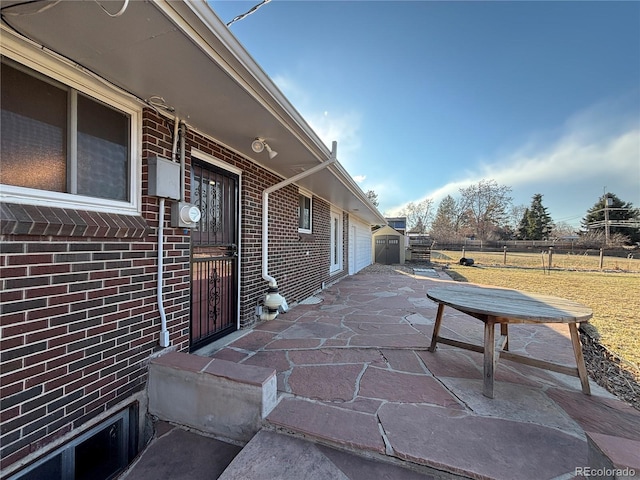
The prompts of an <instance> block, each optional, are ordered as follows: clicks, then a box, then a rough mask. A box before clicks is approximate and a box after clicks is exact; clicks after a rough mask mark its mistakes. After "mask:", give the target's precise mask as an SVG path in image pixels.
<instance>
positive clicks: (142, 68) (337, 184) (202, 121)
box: [2, 0, 384, 224]
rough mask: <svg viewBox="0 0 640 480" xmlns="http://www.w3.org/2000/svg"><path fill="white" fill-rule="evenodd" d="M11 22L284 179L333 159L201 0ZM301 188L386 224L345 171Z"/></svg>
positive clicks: (53, 13) (78, 5) (57, 10)
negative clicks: (272, 153)
mask: <svg viewBox="0 0 640 480" xmlns="http://www.w3.org/2000/svg"><path fill="white" fill-rule="evenodd" d="M13 3H15V2H7V1H3V2H2V5H3V7H5V6H7V5H10V4H13ZM21 8H22V7H21ZM6 18H7V19H8V21H9V22H10V24H11V26H12V27H13V28H15V29H16V31H18V32H20V33H21V34H22V35H24V37H26V38H28V39H30V40H32V41H34V42H35V43H37V44H38V45H41V46H43V47H45V48H46V49H49V50H51V51H53V52H55V53H57V54H59V55H62V56H63V57H65V58H67V59H69V60H70V61H71V62H74V63H76V64H77V65H79V66H81V67H82V68H84V69H87V70H89V71H91V72H94V73H95V74H96V75H97V76H99V77H101V78H103V79H104V80H106V81H108V82H109V83H111V84H113V85H115V86H117V87H119V88H120V89H122V90H124V91H126V92H129V93H131V94H132V95H134V96H136V97H138V98H139V99H141V100H145V99H149V98H150V97H152V96H160V97H163V98H164V99H165V101H166V103H167V105H168V106H170V107H172V109H174V112H173V113H174V114H175V115H176V116H178V117H180V118H181V119H183V120H184V121H185V122H186V123H187V124H188V125H189V126H191V127H193V128H195V129H197V130H198V131H200V132H202V133H205V134H206V135H208V136H210V137H211V138H214V139H216V140H217V141H219V142H220V143H222V144H223V145H226V146H228V147H229V148H231V149H233V150H234V151H236V152H238V153H240V154H242V155H243V156H245V157H247V158H250V159H251V160H252V161H254V162H256V163H258V164H260V165H262V166H264V167H265V168H267V169H269V170H270V171H272V172H274V173H277V174H278V175H280V176H281V177H283V178H290V177H292V176H293V175H295V174H297V173H299V172H300V171H304V170H307V169H309V168H312V167H313V166H315V165H317V164H318V163H321V162H324V161H326V160H328V159H329V158H330V155H331V152H330V150H329V148H328V147H327V146H326V145H325V144H324V143H323V142H322V140H321V139H320V138H319V137H318V136H317V134H316V133H315V132H314V131H313V130H312V128H311V127H310V126H309V124H308V123H307V122H306V121H305V120H304V118H303V117H302V116H301V115H300V113H299V112H298V111H297V110H296V109H295V108H294V107H293V105H292V104H291V103H290V102H289V101H288V100H287V98H286V97H285V96H284V95H283V94H282V92H281V91H280V90H279V89H278V88H277V86H276V85H275V84H274V83H273V81H272V80H271V79H270V78H269V76H268V75H267V74H266V73H265V72H264V70H262V68H261V67H260V66H259V65H258V64H257V63H256V62H255V60H254V59H253V58H252V57H251V55H250V54H249V53H248V52H247V51H246V49H245V48H244V47H243V46H242V45H241V44H240V42H239V41H238V40H237V39H236V38H235V37H234V36H233V34H232V33H231V32H230V31H229V29H228V28H227V27H226V25H224V23H223V22H222V21H221V20H220V19H219V18H218V17H217V16H216V14H215V12H214V11H213V10H211V8H210V7H209V5H208V4H207V3H206V1H204V0H199V1H182V0H176V1H166V0H151V1H147V2H130V3H129V5H128V7H127V9H126V11H125V12H124V14H123V15H121V16H120V17H117V18H111V17H109V16H108V15H106V14H105V13H104V12H103V11H102V10H101V9H100V6H99V5H98V4H97V3H95V2H60V3H58V4H55V5H54V6H52V7H51V8H48V9H46V10H43V11H41V12H39V13H36V14H29V15H16V16H6ZM3 28H4V27H3ZM4 31H6V32H9V30H8V29H4ZM4 31H3V35H4ZM212 93H213V94H212ZM255 137H262V138H265V139H266V140H267V141H268V143H269V144H270V146H271V147H272V148H273V149H274V150H276V151H277V152H278V156H277V157H275V158H274V159H269V157H268V156H267V155H266V153H263V154H256V153H254V152H253V151H252V150H251V141H252V140H253V139H254V138H255ZM318 175H319V176H320V177H321V178H314V177H316V176H318ZM327 175H330V177H327ZM301 186H302V187H304V188H307V189H309V190H311V191H312V192H313V193H314V194H315V195H318V196H319V197H321V198H324V199H326V200H327V201H329V202H330V203H332V204H333V205H335V206H337V207H339V208H341V209H343V210H344V211H347V212H350V213H353V214H356V212H357V216H359V217H360V218H361V219H362V220H364V221H366V222H368V223H370V224H376V223H380V222H381V221H382V222H383V221H384V219H383V217H382V215H381V214H380V212H378V210H377V209H376V208H375V207H374V206H373V205H372V204H371V203H370V202H369V201H368V199H367V198H366V195H364V193H363V192H362V191H361V190H360V188H359V187H358V186H357V185H356V184H355V182H354V181H353V179H352V178H351V176H350V175H349V174H348V173H347V172H346V170H344V168H343V167H342V166H340V165H336V166H335V168H334V167H332V168H331V169H327V171H325V172H324V173H322V174H317V175H313V176H311V177H309V178H308V179H307V182H305V183H304V184H301Z"/></svg>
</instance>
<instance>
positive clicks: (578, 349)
mask: <svg viewBox="0 0 640 480" xmlns="http://www.w3.org/2000/svg"><path fill="white" fill-rule="evenodd" d="M569 332H570V333H571V343H572V344H573V354H574V355H575V357H576V365H577V367H578V376H579V377H580V383H581V384H582V393H584V394H585V395H591V388H590V387H589V375H588V374H587V367H586V365H585V363H584V356H583V355H582V343H580V335H579V334H578V327H577V326H576V324H575V323H570V324H569Z"/></svg>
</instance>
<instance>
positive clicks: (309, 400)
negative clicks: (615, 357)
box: [212, 270, 640, 480]
mask: <svg viewBox="0 0 640 480" xmlns="http://www.w3.org/2000/svg"><path fill="white" fill-rule="evenodd" d="M448 282H451V280H450V278H449V277H448V276H447V275H446V274H445V273H443V272H441V271H438V272H436V271H434V270H431V271H428V270H427V271H426V272H425V270H422V271H420V272H418V274H417V275H411V274H406V273H391V274H380V273H366V271H365V272H361V273H358V274H356V275H354V276H351V277H348V278H346V279H344V280H342V281H340V282H338V283H336V284H334V285H332V286H330V287H328V288H327V289H325V290H323V291H322V292H319V293H318V294H317V295H316V296H315V297H314V298H312V299H310V301H308V302H302V304H299V305H296V306H295V307H293V308H292V309H291V310H290V311H289V312H287V313H286V314H282V315H280V316H278V318H277V319H276V320H273V321H269V322H264V323H261V324H259V325H257V326H256V327H255V328H254V329H253V330H251V331H250V332H248V333H246V334H245V335H244V336H242V337H241V338H238V339H237V340H235V341H233V342H232V343H230V344H228V345H226V346H224V348H221V349H220V350H218V351H216V352H215V353H213V354H212V356H213V357H215V358H220V359H225V360H230V361H233V362H237V363H243V364H248V365H258V366H262V367H270V368H273V369H275V370H276V371H277V380H278V391H279V395H280V397H281V399H280V402H279V404H278V405H277V406H276V408H275V409H274V410H273V411H272V412H271V414H270V415H269V416H268V418H267V422H266V426H265V428H266V429H270V430H273V431H275V432H280V433H285V434H288V435H290V436H293V437H298V438H304V439H306V440H311V441H312V442H316V443H318V444H324V445H328V446H333V447H337V448H339V449H343V450H346V451H349V452H355V453H357V454H358V455H364V456H367V457H372V458H376V459H384V460H388V461H391V462H396V463H398V462H400V463H401V464H404V465H406V466H410V467H411V468H413V469H418V470H419V471H421V472H423V473H426V474H430V475H435V476H436V477H439V476H441V475H445V476H446V475H459V476H463V477H469V478H504V479H507V478H508V479H517V478H523V479H537V480H539V479H559V478H563V479H564V478H576V477H578V478H580V475H579V474H576V469H580V468H584V467H587V466H589V465H590V461H592V458H591V457H592V456H593V455H592V452H591V451H590V450H589V448H588V442H587V439H588V438H589V441H590V442H594V441H595V442H596V443H597V445H598V446H599V448H600V450H602V451H608V452H610V453H611V452H613V454H612V455H613V456H614V457H616V452H619V453H620V455H618V457H619V458H620V459H623V461H624V462H626V463H627V464H628V463H634V462H635V465H627V466H628V467H635V469H636V471H637V472H640V461H639V460H638V456H637V455H635V456H634V454H633V451H634V449H635V448H636V447H637V446H638V442H640V412H638V411H637V410H635V409H633V408H631V407H630V406H628V405H627V404H626V403H624V402H621V401H619V400H617V399H616V398H615V397H613V396H612V395H610V394H609V393H608V392H606V391H605V390H604V389H602V388H600V387H599V386H598V385H596V384H595V382H593V381H591V389H592V395H591V396H586V395H583V394H582V393H581V390H580V382H579V380H578V379H577V378H574V377H569V376H566V375H563V374H559V373H553V372H549V371H546V370H540V369H537V368H534V367H530V366H526V365H522V364H517V363H513V362H510V361H507V360H500V362H499V363H498V367H497V370H496V377H495V380H496V382H495V398H494V399H489V398H486V397H484V396H483V395H482V378H483V370H482V365H483V359H482V354H480V353H476V352H470V351H467V350H461V349H458V348H455V347H451V346H447V345H438V348H437V350H436V352H434V353H431V352H429V351H428V350H427V348H428V346H429V343H430V339H431V332H432V329H433V322H434V319H435V315H436V305H435V304H434V303H433V302H431V301H430V300H428V299H427V298H426V292H427V290H428V289H430V288H433V287H435V286H441V285H443V284H445V283H448ZM442 329H443V330H444V331H443V332H442V334H443V335H444V336H446V337H449V338H453V339H459V340H461V341H465V342H472V343H476V344H478V345H482V336H483V325H482V323H481V322H479V321H477V320H475V319H472V318H471V317H468V316H466V315H464V314H461V313H458V312H456V311H454V310H452V309H449V308H447V309H445V317H444V320H443V327H442ZM565 330H566V331H565ZM509 347H510V351H513V352H517V353H521V354H524V355H529V356H532V357H534V358H540V359H544V360H547V361H552V362H556V363H561V364H565V365H568V366H574V362H575V360H574V357H573V352H572V347H571V341H570V339H569V332H568V328H567V326H566V325H558V326H548V325H533V326H532V325H513V326H511V327H510V335H509ZM257 437H258V436H257ZM261 438H262V437H261ZM594 439H595V440H594ZM249 445H251V442H250V443H249ZM253 448H257V447H253ZM265 448H266V447H265ZM592 450H593V448H592ZM612 455H609V457H607V458H609V459H610V457H611V456H612ZM243 458H244V457H243V453H242V452H241V453H240V454H239V455H238V457H236V460H234V462H232V464H231V466H230V469H228V472H225V475H224V476H223V477H224V478H226V479H231V478H241V477H240V476H233V473H232V472H233V468H232V467H233V466H234V464H236V468H237V465H240V463H241V462H242V461H243ZM630 459H631V460H630ZM245 460H246V459H245ZM252 461H253V462H260V461H261V458H257V459H256V458H254V459H253V460H252ZM613 462H614V463H613V464H614V465H617V466H620V464H616V463H615V459H614V460H613ZM256 468H257V467H256ZM579 471H580V470H578V472H579ZM256 478H258V477H256ZM345 478H347V477H345ZM349 478H355V477H349ZM390 478H391V477H390Z"/></svg>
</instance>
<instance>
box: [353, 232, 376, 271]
mask: <svg viewBox="0 0 640 480" xmlns="http://www.w3.org/2000/svg"><path fill="white" fill-rule="evenodd" d="M352 225H353V226H355V227H356V232H355V237H356V238H355V259H354V267H355V272H354V273H356V272H359V271H360V270H362V269H363V268H364V267H366V266H368V265H371V258H372V253H371V227H370V226H369V225H367V224H366V223H361V222H358V221H357V220H354V221H353V222H352Z"/></svg>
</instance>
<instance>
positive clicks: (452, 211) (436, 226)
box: [431, 195, 461, 243]
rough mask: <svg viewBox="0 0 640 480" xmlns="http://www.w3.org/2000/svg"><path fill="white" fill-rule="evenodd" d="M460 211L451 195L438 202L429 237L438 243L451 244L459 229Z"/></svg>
mask: <svg viewBox="0 0 640 480" xmlns="http://www.w3.org/2000/svg"><path fill="white" fill-rule="evenodd" d="M460 218H461V215H460V209H459V208H458V203H457V202H456V201H455V200H454V198H453V197H452V196H451V195H447V196H446V197H444V198H443V199H442V200H441V201H440V205H438V210H437V211H436V217H435V219H434V220H433V222H432V223H431V236H432V237H433V238H434V239H435V240H436V241H438V242H440V243H447V242H452V241H454V239H456V237H457V236H458V230H459V228H460Z"/></svg>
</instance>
